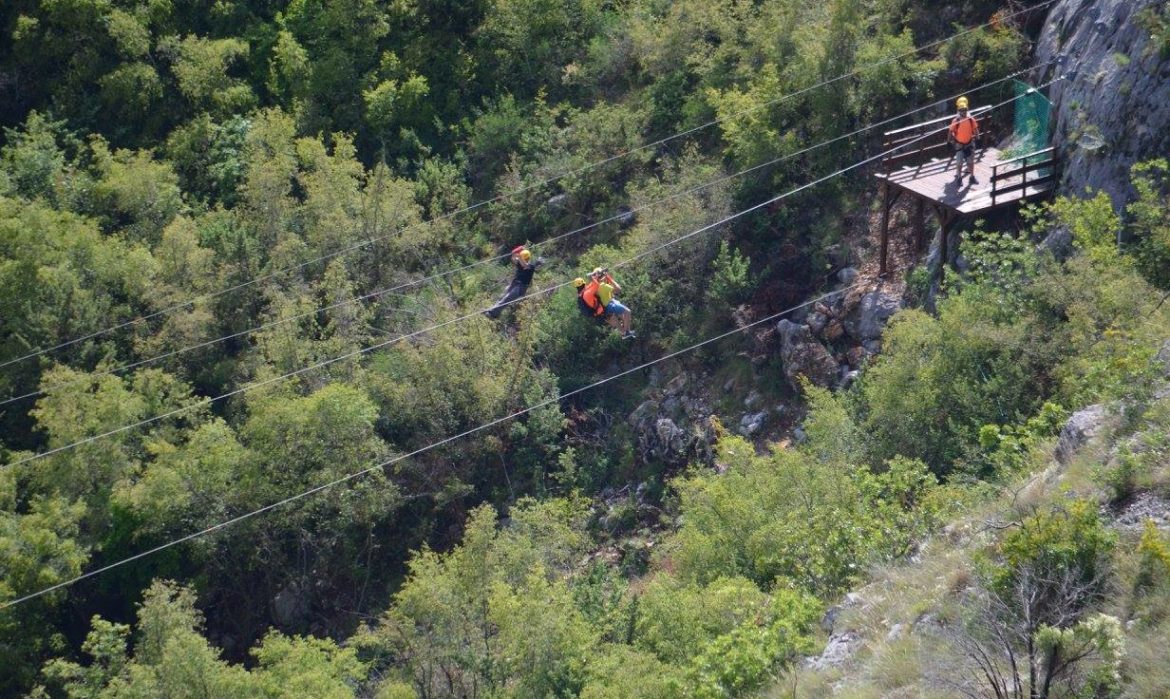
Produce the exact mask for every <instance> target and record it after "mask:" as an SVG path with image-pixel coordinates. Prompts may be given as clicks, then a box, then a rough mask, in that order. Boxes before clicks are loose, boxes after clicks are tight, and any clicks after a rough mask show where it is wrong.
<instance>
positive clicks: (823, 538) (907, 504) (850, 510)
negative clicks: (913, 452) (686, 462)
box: [667, 438, 937, 595]
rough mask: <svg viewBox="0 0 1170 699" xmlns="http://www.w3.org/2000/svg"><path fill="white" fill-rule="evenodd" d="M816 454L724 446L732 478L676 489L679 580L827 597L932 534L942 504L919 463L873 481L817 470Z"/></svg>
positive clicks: (674, 555)
mask: <svg viewBox="0 0 1170 699" xmlns="http://www.w3.org/2000/svg"><path fill="white" fill-rule="evenodd" d="M815 448H816V447H815V445H813V446H812V447H810V448H809V451H808V452H804V451H800V452H797V451H781V450H778V451H775V452H773V453H772V454H770V455H768V456H766V457H757V456H755V455H754V454H753V453H752V451H753V450H752V449H751V448H750V445H748V444H747V443H745V442H743V441H742V440H740V439H738V438H725V439H723V440H721V441H720V443H719V451H718V456H717V458H718V459H719V461H720V462H722V463H725V464H727V465H728V470H727V472H726V473H724V474H722V475H721V476H718V477H713V476H706V475H700V474H695V475H691V476H689V477H687V478H684V479H681V480H679V481H677V482H676V483H675V486H676V487H677V488H678V490H679V494H680V499H681V510H682V513H683V516H684V523H683V526H682V527H681V528H680V529H679V531H678V533H677V535H676V536H675V539H674V541H673V542H672V543H671V545H670V546H668V547H667V550H668V551H669V554H667V555H669V556H670V561H671V564H672V565H673V566H675V567H676V569H677V570H678V573H679V575H680V577H681V578H682V579H684V580H694V581H696V582H700V583H702V582H708V581H711V580H714V579H715V578H717V577H719V576H721V575H724V576H725V575H743V576H746V577H748V578H750V579H751V580H753V581H754V582H755V583H756V584H757V585H760V586H769V585H771V584H773V583H774V581H775V580H776V579H777V578H784V579H791V580H793V581H795V582H796V584H797V585H798V586H799V587H800V589H805V590H812V591H815V592H817V593H818V594H821V595H829V594H833V593H834V592H836V591H839V590H841V589H843V588H845V587H846V586H848V585H849V584H850V581H851V580H853V579H855V576H857V575H858V574H859V572H860V570H861V569H862V568H863V567H864V565H865V564H866V563H867V562H870V561H877V560H882V559H889V558H893V557H896V556H899V555H902V554H904V553H905V552H906V551H907V549H908V548H909V545H910V543H911V542H912V541H913V539H914V537H915V536H917V535H918V534H919V533H922V532H924V531H926V530H928V529H929V527H930V526H932V520H933V516H931V515H930V512H931V510H932V508H936V507H937V504H935V503H932V501H931V499H930V494H931V490H932V484H933V483H932V479H931V478H930V476H929V475H928V474H926V473H925V472H924V470H923V467H922V465H921V464H920V463H915V462H910V461H905V460H895V461H892V462H890V463H889V465H888V470H887V471H885V472H884V473H881V474H878V475H873V474H870V473H868V472H867V471H865V470H864V469H863V468H860V467H857V466H854V465H851V464H848V463H840V462H822V461H819V460H818V459H816V458H815V457H813V456H811V453H815V451H814V450H815ZM919 508H923V509H922V511H919Z"/></svg>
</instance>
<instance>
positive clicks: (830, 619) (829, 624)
mask: <svg viewBox="0 0 1170 699" xmlns="http://www.w3.org/2000/svg"><path fill="white" fill-rule="evenodd" d="M843 611H845V608H844V607H842V606H841V605H839V604H834V605H833V606H832V607H829V608H828V609H826V610H825V615H824V616H823V617H821V630H822V631H824V632H826V633H832V632H833V626H834V625H835V624H836V623H837V618H838V617H839V616H841V612H843Z"/></svg>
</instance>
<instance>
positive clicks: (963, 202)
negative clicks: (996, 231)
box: [877, 148, 1052, 214]
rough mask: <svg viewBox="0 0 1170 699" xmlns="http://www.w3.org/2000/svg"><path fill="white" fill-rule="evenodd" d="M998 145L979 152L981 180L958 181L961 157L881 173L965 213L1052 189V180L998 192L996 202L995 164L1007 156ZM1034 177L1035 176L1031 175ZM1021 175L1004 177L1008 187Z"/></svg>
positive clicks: (977, 164)
mask: <svg viewBox="0 0 1170 699" xmlns="http://www.w3.org/2000/svg"><path fill="white" fill-rule="evenodd" d="M1004 159H1005V158H1004V157H1003V154H1002V153H1001V151H1000V150H999V149H998V148H984V149H981V150H979V151H977V152H976V156H975V179H976V181H977V182H978V184H974V185H972V184H968V180H967V178H964V179H963V181H962V182H961V183H959V182H956V181H955V179H954V178H955V168H956V167H957V166H958V158H951V159H942V158H935V159H932V160H930V161H928V162H926V163H923V164H921V165H914V166H910V167H905V168H902V169H900V170H896V171H894V172H892V173H889V174H888V175H887V174H884V173H881V174H878V175H877V177H878V178H879V179H883V180H886V181H888V182H889V183H890V184H891V185H893V186H896V187H899V188H901V189H904V190H906V191H909V192H912V193H913V194H916V195H918V196H921V197H926V198H927V199H931V200H933V201H936V202H938V203H940V204H942V205H943V206H946V207H948V208H950V209H952V210H954V211H956V212H958V213H961V214H975V213H979V212H981V211H986V210H989V209H992V208H998V207H1000V206H1003V205H1006V204H1010V203H1012V202H1016V201H1019V200H1021V199H1025V198H1031V197H1034V196H1039V195H1041V194H1044V193H1045V192H1047V191H1050V190H1051V189H1052V183H1043V184H1040V185H1037V186H1036V187H1028V188H1027V189H1026V190H1024V189H1020V190H1016V191H1014V192H1008V193H1006V194H1002V195H997V196H996V198H995V203H994V205H993V204H992V201H991V175H992V166H994V165H995V164H997V163H999V162H1000V161H1001V160H1004ZM1031 176H1032V177H1035V176H1036V175H1035V173H1031ZM1029 179H1031V177H1030V178H1029ZM1019 181H1020V180H1019V179H1018V178H1012V179H1008V180H1001V181H1000V184H1001V185H1002V186H1004V187H1007V186H1011V185H1012V184H1017V183H1019Z"/></svg>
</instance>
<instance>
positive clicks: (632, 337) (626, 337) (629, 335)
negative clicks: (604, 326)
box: [622, 330, 638, 340]
mask: <svg viewBox="0 0 1170 699" xmlns="http://www.w3.org/2000/svg"><path fill="white" fill-rule="evenodd" d="M637 338H638V336H637V335H635V334H634V331H633V330H627V331H626V332H625V333H624V334H623V335H622V339H623V340H636V339H637Z"/></svg>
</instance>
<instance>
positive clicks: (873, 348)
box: [861, 340, 882, 357]
mask: <svg viewBox="0 0 1170 699" xmlns="http://www.w3.org/2000/svg"><path fill="white" fill-rule="evenodd" d="M861 348H862V349H863V350H865V354H866V356H868V357H872V356H873V355H875V354H881V351H882V341H881V340H866V341H864V342H862V343H861Z"/></svg>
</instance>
